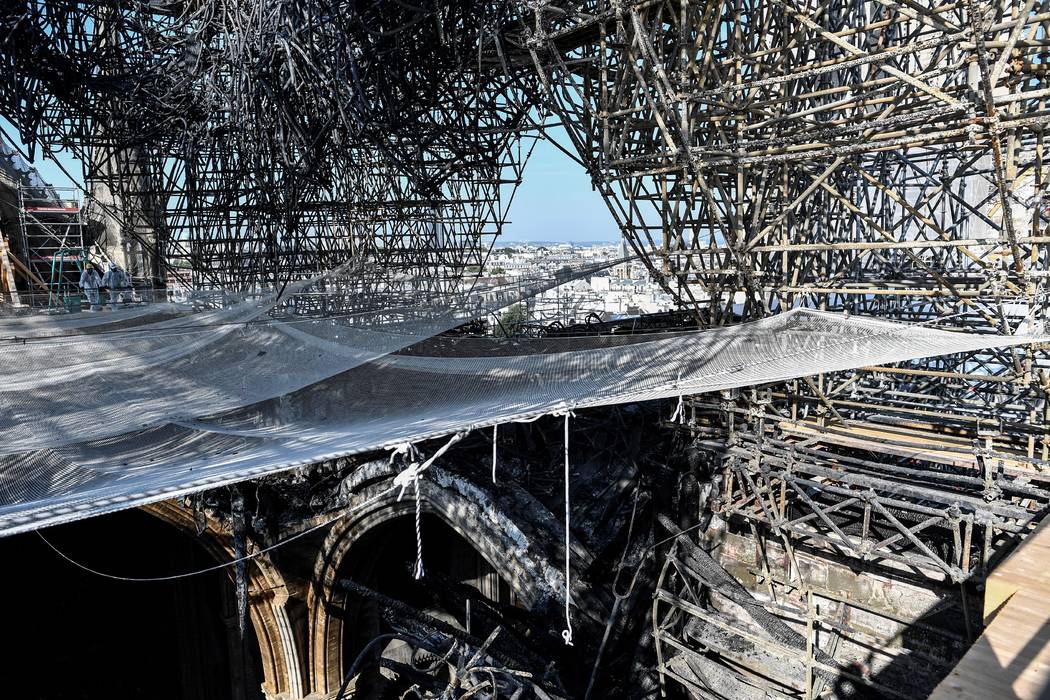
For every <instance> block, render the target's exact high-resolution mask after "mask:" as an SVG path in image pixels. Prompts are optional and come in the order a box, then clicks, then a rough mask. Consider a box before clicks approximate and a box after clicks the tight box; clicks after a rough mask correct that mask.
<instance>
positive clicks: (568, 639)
mask: <svg viewBox="0 0 1050 700" xmlns="http://www.w3.org/2000/svg"><path fill="white" fill-rule="evenodd" d="M555 415H559V416H565V629H564V630H562V632H561V638H562V639H563V640H564V641H565V645H566V646H570V647H571V646H572V615H571V612H570V609H569V607H570V606H571V605H572V586H571V585H570V583H571V577H570V573H569V547H570V542H569V532H570V526H571V523H570V522H569V419H570V418H572V417H573V416H575V415H576V414H575V413H573V412H572V411H570V410H565V411H559V412H557V413H555Z"/></svg>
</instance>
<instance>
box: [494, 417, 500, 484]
mask: <svg viewBox="0 0 1050 700" xmlns="http://www.w3.org/2000/svg"><path fill="white" fill-rule="evenodd" d="M498 436H499V424H498V423H497V424H496V425H493V426H492V483H496V438H497V437H498Z"/></svg>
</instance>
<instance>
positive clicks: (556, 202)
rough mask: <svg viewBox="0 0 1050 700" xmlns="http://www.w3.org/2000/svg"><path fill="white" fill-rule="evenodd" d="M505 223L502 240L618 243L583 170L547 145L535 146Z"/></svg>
mask: <svg viewBox="0 0 1050 700" xmlns="http://www.w3.org/2000/svg"><path fill="white" fill-rule="evenodd" d="M564 142H565V141H564V139H562V140H559V143H564ZM509 219H510V223H509V224H508V225H507V226H506V227H505V228H504V232H503V237H504V238H505V239H507V240H511V241H619V240H620V231H619V229H618V228H617V227H616V223H615V222H614V221H613V218H612V215H611V214H610V213H609V209H608V208H607V207H606V206H605V203H604V202H603V201H602V198H601V195H599V194H598V193H597V192H595V191H594V190H593V189H591V181H590V178H589V177H588V176H587V173H586V171H585V170H584V169H583V166H581V165H579V164H578V163H576V162H575V161H573V160H572V159H571V158H569V157H568V156H567V155H565V154H564V153H562V152H561V151H559V150H558V149H557V148H556V147H554V146H553V145H551V144H550V143H548V142H547V141H540V142H539V143H537V144H536V148H535V150H533V152H532V158H531V159H530V160H529V162H528V164H527V165H526V166H525V173H524V176H523V178H522V183H521V186H520V187H518V192H517V194H516V195H515V197H514V202H513V204H512V205H511V207H510V217H509Z"/></svg>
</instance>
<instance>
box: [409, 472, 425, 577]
mask: <svg viewBox="0 0 1050 700" xmlns="http://www.w3.org/2000/svg"><path fill="white" fill-rule="evenodd" d="M414 481H415V484H416V566H415V568H414V569H413V570H412V578H414V579H416V580H417V581H418V580H419V579H421V578H423V511H422V509H421V507H420V505H419V473H418V472H417V473H416V478H415V479H414Z"/></svg>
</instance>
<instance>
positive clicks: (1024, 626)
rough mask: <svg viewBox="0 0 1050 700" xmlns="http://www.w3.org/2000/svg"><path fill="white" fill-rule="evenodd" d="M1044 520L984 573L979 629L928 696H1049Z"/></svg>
mask: <svg viewBox="0 0 1050 700" xmlns="http://www.w3.org/2000/svg"><path fill="white" fill-rule="evenodd" d="M1048 564H1050V520H1044V521H1043V522H1042V523H1040V525H1039V527H1038V528H1036V530H1035V532H1033V533H1032V535H1031V536H1030V537H1029V538H1028V539H1026V540H1025V541H1024V542H1022V543H1021V545H1020V546H1019V547H1018V548H1017V550H1016V551H1015V552H1014V553H1013V554H1012V555H1010V557H1009V558H1008V559H1006V561H1004V562H1003V563H1002V564H1001V565H1000V566H999V567H998V568H997V569H996V570H995V571H993V572H992V574H991V575H990V576H989V577H988V580H987V583H986V586H985V600H984V605H985V609H984V613H985V622H986V625H987V626H986V627H985V630H984V633H983V634H981V636H980V637H979V638H978V639H977V641H976V642H974V645H973V646H972V647H971V648H970V650H969V651H968V652H966V655H965V656H963V658H962V659H961V660H960V661H959V663H958V664H957V665H956V666H955V668H954V669H952V672H951V673H949V674H948V676H947V677H946V678H945V679H944V680H943V681H941V683H940V685H938V686H937V688H936V689H935V690H934V692H933V694H932V695H930V698H931V700H948V698H952V699H956V698H959V699H962V700H969V699H970V698H972V699H973V700H978V699H980V700H985V699H987V698H1016V699H1017V700H1028V699H1029V698H1031V699H1033V700H1034V699H1035V698H1046V697H1050V577H1048V576H1047V575H1046V574H1047V566H1048Z"/></svg>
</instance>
